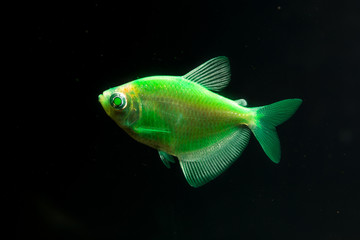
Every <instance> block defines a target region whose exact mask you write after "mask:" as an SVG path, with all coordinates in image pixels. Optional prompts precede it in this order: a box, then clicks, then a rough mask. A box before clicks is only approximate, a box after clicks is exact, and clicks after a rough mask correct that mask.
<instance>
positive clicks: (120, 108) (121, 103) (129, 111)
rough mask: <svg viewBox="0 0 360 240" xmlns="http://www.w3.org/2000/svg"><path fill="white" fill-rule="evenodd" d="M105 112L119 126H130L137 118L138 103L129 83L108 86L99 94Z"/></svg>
mask: <svg viewBox="0 0 360 240" xmlns="http://www.w3.org/2000/svg"><path fill="white" fill-rule="evenodd" d="M99 102H100V104H101V106H102V107H103V108H104V110H105V112H106V114H107V115H108V116H109V117H110V118H111V119H112V120H114V121H115V122H116V123H117V124H118V125H119V126H120V127H122V128H127V127H131V125H133V124H134V123H135V122H136V121H137V120H138V119H139V114H140V105H139V103H138V101H137V98H136V94H135V91H134V89H133V88H132V86H131V84H124V85H121V86H118V87H114V88H110V89H108V90H106V91H104V92H103V93H102V94H100V95H99Z"/></svg>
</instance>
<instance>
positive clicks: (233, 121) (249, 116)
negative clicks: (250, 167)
mask: <svg viewBox="0 0 360 240" xmlns="http://www.w3.org/2000/svg"><path fill="white" fill-rule="evenodd" d="M230 78H231V73H230V63H229V59H228V58H227V57H225V56H219V57H215V58H212V59H210V60H208V61H207V62H205V63H203V64H201V65H200V66H198V67H196V68H195V69H193V70H191V71H190V72H188V73H187V74H185V75H183V76H167V75H159V76H150V77H143V78H139V79H136V80H133V81H130V82H128V83H125V84H122V85H120V86H116V87H113V88H110V89H108V90H106V91H104V92H103V93H102V94H100V95H99V102H100V103H101V105H102V107H103V109H104V110H105V112H106V114H107V115H108V116H109V117H110V118H111V119H112V120H114V121H115V123H116V124H117V125H118V126H119V127H121V128H122V129H123V130H124V131H125V132H126V133H127V134H128V135H130V136H131V137H132V138H133V139H135V140H136V141H138V142H140V143H143V144H145V145H147V146H150V147H152V148H154V149H156V150H158V153H159V157H160V159H161V160H162V162H163V163H164V165H165V166H166V167H168V168H170V164H171V163H175V160H176V158H177V159H178V162H179V164H180V167H181V169H182V172H183V174H184V176H185V179H186V181H187V182H188V183H189V185H190V186H192V187H200V186H203V185H204V184H206V183H208V182H210V181H212V180H213V179H215V178H216V177H218V176H219V175H221V174H222V173H223V172H224V171H225V170H226V169H228V168H229V167H230V166H231V165H232V164H233V163H234V162H235V160H236V159H238V158H239V157H240V155H241V154H242V153H243V151H244V150H245V148H246V146H247V145H248V142H249V139H250V135H251V133H253V134H254V135H255V138H256V139H257V140H258V142H259V143H260V145H261V147H262V149H263V151H264V152H265V153H266V155H267V156H268V157H269V158H270V159H271V160H272V161H273V162H274V163H279V162H280V158H281V150H280V141H279V137H278V135H277V132H276V127H277V126H278V125H280V124H282V123H283V122H285V121H286V120H288V119H289V118H290V117H291V116H292V115H293V114H294V113H295V112H296V111H297V109H298V108H299V106H300V105H301V103H302V100H301V99H299V98H293V99H286V100H282V101H278V102H275V103H272V104H270V105H265V106H259V107H247V102H246V100H244V99H238V100H231V99H229V98H226V97H224V96H221V95H219V94H218V93H217V92H218V91H220V90H222V89H224V88H225V87H226V86H227V85H228V84H229V82H230Z"/></svg>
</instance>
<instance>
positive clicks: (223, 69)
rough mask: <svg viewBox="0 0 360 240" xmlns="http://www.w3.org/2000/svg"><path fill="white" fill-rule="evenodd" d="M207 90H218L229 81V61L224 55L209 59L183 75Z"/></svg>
mask: <svg viewBox="0 0 360 240" xmlns="http://www.w3.org/2000/svg"><path fill="white" fill-rule="evenodd" d="M183 77H184V78H185V79H187V80H190V81H193V82H196V83H198V84H200V85H202V86H204V87H206V88H207V89H209V90H212V91H220V90H221V89H223V88H225V87H226V86H227V85H228V84H229V82H230V77H231V73H230V63H229V59H228V58H227V57H224V56H220V57H216V58H213V59H210V60H209V61H207V62H205V63H203V64H201V65H200V66H198V67H197V68H195V69H194V70H192V71H190V72H188V73H187V74H185V75H184V76H183Z"/></svg>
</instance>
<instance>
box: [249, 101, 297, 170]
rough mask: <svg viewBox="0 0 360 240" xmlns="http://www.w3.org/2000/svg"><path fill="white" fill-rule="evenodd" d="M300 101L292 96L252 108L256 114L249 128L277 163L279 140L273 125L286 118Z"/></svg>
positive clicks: (278, 159) (279, 155)
mask: <svg viewBox="0 0 360 240" xmlns="http://www.w3.org/2000/svg"><path fill="white" fill-rule="evenodd" d="M301 103H302V100H301V99H297V98H294V99H287V100H283V101H279V102H276V103H273V104H270V105H266V106H263V107H257V108H253V110H254V111H255V112H256V116H255V121H254V124H253V125H252V126H250V129H251V130H252V132H253V133H254V135H255V137H256V139H257V140H258V141H259V143H260V145H261V147H262V148H263V150H264V152H265V153H266V155H267V156H268V157H269V158H270V159H271V160H272V161H273V162H274V163H279V162H280V157H281V150H280V142H279V137H278V135H277V132H276V129H275V127H276V126H278V125H280V124H281V123H283V122H285V121H286V120H288V119H289V118H290V117H291V116H292V115H293V114H294V113H295V112H296V110H297V109H298V108H299V106H300V104H301Z"/></svg>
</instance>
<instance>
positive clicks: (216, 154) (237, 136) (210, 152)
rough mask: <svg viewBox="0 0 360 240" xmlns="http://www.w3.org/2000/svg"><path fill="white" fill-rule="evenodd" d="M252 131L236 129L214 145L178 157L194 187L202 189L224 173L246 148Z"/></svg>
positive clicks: (187, 178) (189, 181)
mask: <svg viewBox="0 0 360 240" xmlns="http://www.w3.org/2000/svg"><path fill="white" fill-rule="evenodd" d="M249 138H250V129H249V128H247V127H245V126H240V127H235V128H233V129H231V130H229V133H228V134H227V135H226V136H225V137H224V138H222V139H218V141H216V142H215V143H214V144H212V145H210V146H208V147H206V148H203V149H200V150H196V151H192V152H188V153H183V154H180V155H179V156H178V158H179V162H180V166H181V169H182V171H183V173H184V176H185V178H186V180H187V181H188V183H189V184H190V185H191V186H192V187H200V186H202V185H204V184H206V183H207V182H209V181H211V180H213V179H214V178H216V177H217V176H219V175H220V174H221V173H223V172H224V171H225V170H226V169H227V168H228V167H230V165H231V164H232V163H234V162H235V160H236V159H237V158H238V157H239V156H240V155H241V153H242V152H243V151H244V149H245V148H246V146H247V144H248V142H249Z"/></svg>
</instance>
